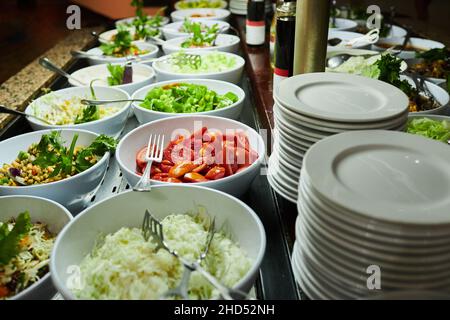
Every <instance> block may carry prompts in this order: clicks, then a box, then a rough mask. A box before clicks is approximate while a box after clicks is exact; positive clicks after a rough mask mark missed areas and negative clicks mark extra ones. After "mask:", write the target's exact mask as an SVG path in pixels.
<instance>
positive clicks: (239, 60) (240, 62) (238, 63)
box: [153, 50, 245, 78]
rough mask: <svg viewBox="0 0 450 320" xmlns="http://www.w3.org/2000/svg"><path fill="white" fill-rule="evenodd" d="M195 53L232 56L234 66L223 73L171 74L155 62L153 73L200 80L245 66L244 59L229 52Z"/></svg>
mask: <svg viewBox="0 0 450 320" xmlns="http://www.w3.org/2000/svg"><path fill="white" fill-rule="evenodd" d="M197 52H198V53H197V54H199V55H202V54H205V55H206V54H213V53H220V54H225V55H229V56H233V57H234V58H235V59H236V65H235V66H234V67H233V68H230V69H228V70H223V71H218V72H209V73H176V72H173V71H169V70H164V69H161V68H160V67H159V66H158V61H155V63H153V69H155V71H156V73H157V74H158V73H161V74H167V75H170V76H181V75H182V76H191V77H198V78H201V77H205V76H212V75H214V76H218V75H223V74H227V73H230V72H233V71H236V70H239V69H241V68H243V67H244V65H245V59H244V58H242V57H241V56H239V55H237V54H235V53H231V52H222V51H212V50H206V51H202V52H199V51H197ZM172 54H173V53H171V54H167V55H165V56H170V55H172ZM165 56H163V57H165ZM163 57H161V58H163Z"/></svg>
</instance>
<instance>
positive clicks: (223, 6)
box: [175, 0, 228, 10]
mask: <svg viewBox="0 0 450 320" xmlns="http://www.w3.org/2000/svg"><path fill="white" fill-rule="evenodd" d="M182 2H196V0H183V1H177V2H175V10H188V9H191V8H183V7H182V6H181V3H182ZM210 2H218V3H219V4H220V5H219V6H216V7H211V8H212V9H226V7H227V6H228V3H227V2H226V1H224V0H210ZM206 8H208V7H206Z"/></svg>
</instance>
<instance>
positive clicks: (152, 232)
mask: <svg viewBox="0 0 450 320" xmlns="http://www.w3.org/2000/svg"><path fill="white" fill-rule="evenodd" d="M142 234H143V236H144V239H146V240H148V239H149V238H150V236H152V239H153V240H154V241H155V242H156V245H157V249H164V250H166V251H167V252H169V253H170V254H171V255H173V256H174V257H176V258H177V259H178V260H179V261H180V262H181V263H182V264H183V266H184V267H185V268H187V269H190V270H191V271H198V272H199V273H200V274H201V275H202V276H204V277H205V279H206V280H208V282H209V283H211V284H212V285H213V286H214V288H216V289H217V290H218V291H219V293H220V295H221V296H222V297H223V298H224V299H225V300H233V299H244V298H245V299H250V298H249V296H248V295H247V294H246V293H244V292H242V291H240V290H237V289H232V288H228V287H227V286H225V285H223V284H222V283H221V282H220V281H219V280H218V279H217V278H215V277H214V276H213V275H211V274H210V273H209V272H208V271H206V270H205V269H203V267H202V266H201V265H200V263H199V262H198V261H194V262H189V261H187V260H186V259H184V258H183V257H181V256H180V255H179V254H178V253H177V252H176V251H175V250H172V249H170V248H169V247H168V245H167V243H166V242H165V241H164V231H163V225H162V224H161V222H159V221H158V220H157V219H156V218H155V217H154V216H153V215H152V214H151V213H150V212H149V211H148V210H146V211H145V215H144V221H143V223H142Z"/></svg>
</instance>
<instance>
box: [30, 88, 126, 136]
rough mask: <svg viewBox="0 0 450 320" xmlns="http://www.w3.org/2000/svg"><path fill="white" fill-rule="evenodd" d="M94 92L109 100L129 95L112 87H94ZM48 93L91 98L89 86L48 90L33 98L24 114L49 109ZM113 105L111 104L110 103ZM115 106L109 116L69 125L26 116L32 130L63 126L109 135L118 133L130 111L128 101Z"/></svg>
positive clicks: (99, 96)
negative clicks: (113, 111) (52, 123)
mask: <svg viewBox="0 0 450 320" xmlns="http://www.w3.org/2000/svg"><path fill="white" fill-rule="evenodd" d="M94 90H95V94H96V96H97V99H99V100H109V99H129V98H130V96H129V94H128V93H126V92H125V91H124V90H121V89H118V88H112V87H94ZM50 95H55V96H58V97H62V98H63V99H71V98H73V97H82V98H86V99H91V97H92V96H91V91H90V88H89V87H72V88H66V89H61V90H57V91H54V92H50V93H48V94H46V95H43V96H41V97H39V98H38V99H36V100H34V101H33V102H32V103H31V104H30V105H29V106H28V107H27V109H26V110H25V113H26V114H39V113H40V112H41V111H44V112H45V111H46V110H49V108H50V106H49V104H48V103H46V99H48V97H49V96H50ZM110 106H113V105H110ZM114 106H115V107H116V108H118V109H119V111H118V112H116V113H114V114H113V115H111V116H109V117H105V118H102V119H100V120H96V121H91V122H86V123H80V124H71V125H49V124H46V123H44V122H42V121H39V120H37V119H34V118H31V117H27V120H28V122H29V123H30V125H31V127H32V128H33V130H44V129H55V130H56V129H63V128H76V129H84V130H89V131H92V132H95V133H98V134H107V135H110V136H116V135H118V134H119V133H120V132H121V131H122V129H123V127H124V125H125V123H126V120H127V117H128V114H129V112H130V108H129V106H130V103H129V102H121V103H117V104H114Z"/></svg>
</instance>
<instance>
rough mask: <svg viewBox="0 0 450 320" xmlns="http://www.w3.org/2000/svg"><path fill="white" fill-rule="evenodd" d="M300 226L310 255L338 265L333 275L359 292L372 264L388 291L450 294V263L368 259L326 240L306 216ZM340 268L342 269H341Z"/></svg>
mask: <svg viewBox="0 0 450 320" xmlns="http://www.w3.org/2000/svg"><path fill="white" fill-rule="evenodd" d="M296 227H297V228H299V230H296V232H300V234H301V235H302V237H301V238H299V241H301V242H302V243H304V244H305V246H307V247H308V249H309V252H310V254H311V255H312V256H314V257H315V258H316V259H317V261H319V263H320V262H322V263H323V261H328V262H329V263H332V265H333V266H336V270H335V271H336V272H333V273H335V277H336V278H339V279H341V280H342V281H346V282H348V283H349V284H351V285H352V286H353V287H354V288H355V289H364V285H365V281H363V282H361V280H364V279H367V272H366V271H367V267H368V266H371V265H377V266H379V267H380V268H381V270H382V276H383V278H382V279H383V287H384V288H392V289H397V290H400V289H417V288H421V289H435V288H446V290H447V291H448V290H449V289H450V277H449V276H450V271H449V270H448V269H449V267H448V265H447V264H440V265H434V264H430V265H429V266H427V267H425V266H424V267H419V266H415V265H413V264H407V262H406V261H405V262H402V261H401V260H399V263H398V264H393V263H390V262H386V261H383V260H378V259H377V258H366V257H362V256H361V255H360V252H359V251H347V250H346V249H345V248H343V247H342V246H341V245H340V244H338V243H337V242H336V241H335V240H332V241H330V240H329V239H327V238H325V237H324V233H319V232H317V229H314V228H315V226H314V227H313V226H312V225H311V223H310V222H308V221H307V220H305V217H304V216H302V217H300V216H299V223H298V225H296ZM403 263H404V264H403ZM338 266H339V267H340V268H342V270H339V267H338ZM325 267H329V266H326V265H325ZM338 270H339V271H338ZM343 270H345V271H344V272H343ZM361 285H362V287H361ZM366 290H367V289H366Z"/></svg>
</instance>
